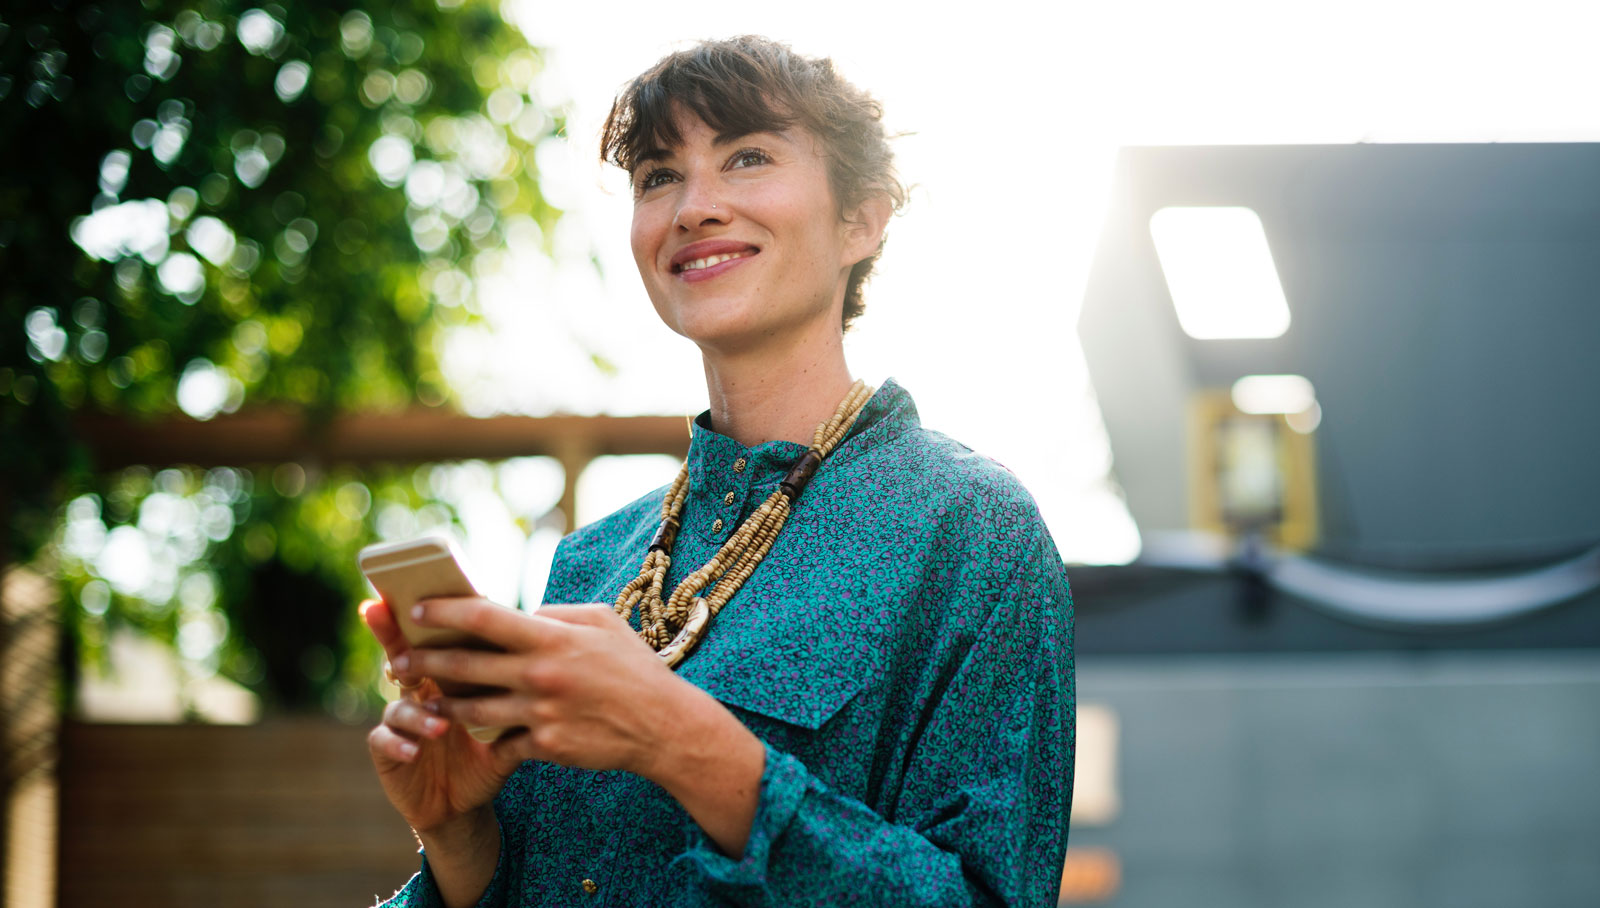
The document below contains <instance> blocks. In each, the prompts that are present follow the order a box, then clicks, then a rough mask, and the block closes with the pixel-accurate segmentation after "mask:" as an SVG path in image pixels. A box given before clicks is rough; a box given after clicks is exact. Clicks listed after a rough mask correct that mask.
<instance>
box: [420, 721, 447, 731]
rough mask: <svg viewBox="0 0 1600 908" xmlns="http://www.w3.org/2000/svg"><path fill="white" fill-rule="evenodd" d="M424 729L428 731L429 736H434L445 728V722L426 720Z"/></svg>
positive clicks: (423, 725) (423, 722) (423, 723)
mask: <svg viewBox="0 0 1600 908" xmlns="http://www.w3.org/2000/svg"><path fill="white" fill-rule="evenodd" d="M422 727H423V728H426V729H427V730H428V734H430V735H431V734H434V733H435V732H438V731H440V730H441V729H443V728H444V720H443V719H424V720H423V721H422Z"/></svg>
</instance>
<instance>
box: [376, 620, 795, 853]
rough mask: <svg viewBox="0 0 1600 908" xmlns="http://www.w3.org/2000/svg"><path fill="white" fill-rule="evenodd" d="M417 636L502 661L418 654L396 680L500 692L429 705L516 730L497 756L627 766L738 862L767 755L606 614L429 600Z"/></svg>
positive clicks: (474, 722) (473, 722) (459, 652)
mask: <svg viewBox="0 0 1600 908" xmlns="http://www.w3.org/2000/svg"><path fill="white" fill-rule="evenodd" d="M412 615H413V620H415V621H416V622H417V623H418V624H420V625H422V626H423V627H446V628H455V629H457V630H462V631H466V632H467V633H469V634H473V635H475V636H478V637H481V638H483V639H484V640H487V641H488V642H490V643H493V644H495V645H496V646H499V647H500V648H502V649H503V650H504V652H499V653H496V652H485V651H483V650H472V649H434V650H429V649H414V650H412V651H411V652H410V654H409V655H408V656H406V657H404V658H406V659H407V660H408V661H407V665H403V666H402V665H398V664H397V665H396V666H395V668H396V670H397V671H406V670H409V674H411V675H413V676H416V675H423V676H427V677H430V678H435V679H443V680H446V681H456V682H462V683H466V684H477V685H487V686H490V687H497V688H503V690H502V691H501V692H499V693H493V694H487V695H483V696H474V697H445V698H442V699H440V700H438V701H436V702H437V703H438V705H439V712H440V714H441V715H443V716H445V717H447V718H449V719H452V720H455V721H457V722H460V723H462V724H464V725H467V726H485V727H489V728H497V727H506V728H520V730H518V731H514V732H510V733H507V734H505V735H503V736H502V737H501V738H500V740H498V741H496V742H495V743H494V745H493V747H494V750H495V751H496V753H497V755H502V756H505V757H514V758H516V759H517V760H543V761H547V762H552V763H560V764H563V765H565V766H578V767H582V768H584V769H595V770H606V769H622V770H626V771H628V772H632V773H634V774H636V775H640V776H643V777H645V778H647V779H650V780H651V781H653V782H655V783H656V784H658V785H660V786H661V787H662V788H663V789H665V790H666V791H667V793H668V794H670V795H672V797H674V798H676V799H677V801H678V802H679V803H680V804H682V805H683V807H684V809H685V810H687V811H688V813H689V815H690V816H692V817H693V818H694V819H695V821H696V822H698V823H699V824H700V826H701V828H703V829H704V830H705V831H706V834H707V835H709V836H710V837H711V839H712V840H713V841H715V842H716V843H717V845H718V846H719V847H721V848H722V850H723V851H724V852H725V853H727V854H728V855H730V856H733V857H735V858H738V857H739V856H740V855H742V854H743V852H744V846H745V843H746V840H747V838H748V837H749V834H750V825H751V823H752V821H753V820H754V817H755V813H756V807H757V804H758V802H759V799H760V787H761V775H762V772H763V769H764V767H765V766H766V747H765V745H764V744H762V742H761V740H760V739H759V738H757V737H756V736H755V735H754V734H752V733H751V732H750V730H749V729H747V728H745V727H744V725H743V724H742V723H740V721H739V720H738V719H737V718H735V717H734V715H733V714H732V713H731V712H729V711H728V710H727V708H726V707H724V706H723V705H722V704H720V703H718V702H717V701H716V700H715V699H714V698H712V696H711V695H710V694H708V693H706V692H705V691H703V690H701V689H700V688H698V687H696V686H694V685H693V684H690V683H689V682H688V681H685V680H684V679H683V678H681V677H679V676H678V675H677V674H676V673H674V672H673V671H672V669H670V668H668V667H667V665H666V663H665V662H663V661H661V657H660V656H658V655H656V653H655V651H654V650H652V649H651V648H650V647H649V646H647V645H646V644H645V642H644V641H643V640H640V639H639V635H638V633H637V632H635V631H634V630H633V628H631V627H629V626H628V623H627V622H626V621H623V620H622V619H621V618H620V617H618V616H617V614H616V613H615V612H613V611H612V610H611V608H610V607H609V606H606V605H546V606H543V607H542V608H540V609H539V611H538V612H536V613H534V614H531V615H530V614H525V613H522V612H515V611H512V610H510V609H507V608H504V607H502V606H498V605H495V604H494V603H492V602H490V601H488V600H487V599H431V600H427V601H425V602H422V603H421V604H420V605H419V606H418V609H417V610H416V611H414V612H413V613H412Z"/></svg>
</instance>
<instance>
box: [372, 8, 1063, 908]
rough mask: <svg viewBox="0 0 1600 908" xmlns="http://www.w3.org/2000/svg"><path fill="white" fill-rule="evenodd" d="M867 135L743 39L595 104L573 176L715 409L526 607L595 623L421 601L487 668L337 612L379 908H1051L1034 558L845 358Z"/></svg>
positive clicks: (861, 122) (818, 66) (850, 115)
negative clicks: (700, 374) (368, 759)
mask: <svg viewBox="0 0 1600 908" xmlns="http://www.w3.org/2000/svg"><path fill="white" fill-rule="evenodd" d="M880 116H881V112H880V110H879V108H878V105H877V104H876V102H874V101H873V100H872V99H871V98H870V97H868V96H867V95H866V94H865V93H863V92H861V91H860V90H858V89H856V88H855V87H853V86H851V85H850V84H848V83H847V82H845V81H843V80H842V79H840V78H839V77H838V76H837V75H835V74H834V72H833V70H832V67H831V65H830V63H829V62H828V61H826V60H812V59H807V58H804V57H800V56H798V55H795V54H793V53H791V52H790V51H789V50H788V49H787V48H786V47H784V46H782V45H778V44H775V43H772V42H769V41H766V40H764V39H759V38H738V39H733V40H729V41H719V42H710V43H706V44H702V45H700V46H698V47H696V48H694V49H692V50H688V51H684V52H680V53H676V54H673V55H671V56H669V57H667V58H665V59H663V60H662V61H661V62H660V63H658V64H657V65H656V66H655V67H653V68H652V69H651V70H649V71H648V72H646V73H644V74H643V75H641V76H640V77H639V78H638V79H636V80H635V81H634V82H633V83H632V84H631V85H629V86H628V87H627V88H626V89H625V90H624V92H623V93H622V95H621V96H620V97H619V98H618V99H617V101H616V103H615V105H614V106H613V108H612V112H611V116H610V118H609V119H608V121H607V124H606V128H605V132H604V136H603V148H602V157H603V158H605V159H606V160H609V161H611V162H613V163H615V164H617V165H619V166H621V167H622V168H623V169H625V170H626V171H628V172H629V173H630V174H631V176H632V179H633V188H634V218H633V229H632V245H633V252H634V257H635V260H636V261H637V264H638V266H639V273H640V275H641V276H642V278H643V280H644V284H645V289H646V290H647V291H648V293H649V296H650V299H651V301H652V303H654V305H655V308H656V312H657V313H658V314H659V315H660V317H661V318H662V320H663V321H665V322H666V324H667V325H668V326H669V327H671V328H672V329H673V330H674V331H676V332H678V333H679V334H682V335H684V336H685V337H688V338H689V339H691V340H693V341H694V342H695V343H696V344H697V345H698V346H699V348H700V351H701V354H702V358H703V360H704V365H705V374H706V386H707V391H708V393H709V396H710V404H711V405H710V409H709V410H708V411H707V412H706V413H703V414H701V416H700V417H699V418H698V419H697V420H695V423H694V425H693V428H692V430H691V432H692V437H691V444H690V452H689V457H688V461H687V464H686V466H685V468H684V472H683V473H682V474H680V476H679V478H678V481H677V482H675V483H674V484H673V485H672V486H670V487H668V488H666V489H661V490H657V491H656V492H654V493H652V494H650V495H647V496H645V497H644V498H643V499H640V500H639V501H637V502H635V503H634V504H632V505H630V506H628V507H626V508H624V509H622V510H621V511H618V512H617V513H615V514H612V515H611V516H609V517H607V518H605V519H604V520H601V521H599V522H597V523H595V524H592V525H590V526H588V527H585V528H584V529H582V530H579V531H578V532H576V533H574V534H572V535H571V536H569V537H567V538H566V539H565V540H564V541H563V542H562V544H561V547H560V549H559V550H558V552H557V554H556V559H555V566H554V568H553V570H552V574H551V578H550V582H549V585H548V591H547V593H546V599H547V601H549V602H557V603H567V602H571V603H610V604H598V605H580V606H565V605H563V606H553V605H551V606H545V607H544V608H541V609H540V610H539V611H538V612H537V613H536V614H532V615H528V614H522V613H517V612H513V611H510V610H507V609H502V608H499V607H497V606H495V605H494V604H492V603H488V602H485V601H483V600H466V599H456V600H432V601H429V602H426V603H424V604H423V605H421V606H419V608H418V611H417V613H416V618H417V620H418V621H419V622H420V623H422V624H424V625H429V626H436V627H450V628H457V629H461V630H466V631H469V632H471V633H474V634H477V635H479V636H481V637H484V638H487V639H488V640H490V641H492V642H493V643H495V644H497V645H498V646H499V647H501V648H502V649H503V650H504V652H501V653H493V652H483V651H468V650H431V651H430V650H413V649H408V648H407V647H406V645H405V643H404V641H403V640H402V639H401V637H400V635H399V633H398V631H397V630H396V628H395V624H394V620H393V617H392V616H391V615H390V614H389V613H388V610H387V607H386V606H385V605H383V604H382V603H374V604H370V605H369V607H367V608H366V610H365V612H364V614H365V617H366V620H367V623H368V624H369V626H370V627H371V629H372V631H373V633H374V634H375V635H376V636H377V638H378V639H379V641H380V642H382V644H383V645H384V647H385V649H386V651H387V653H388V655H389V659H390V663H391V666H392V671H393V673H394V675H395V677H396V679H397V680H398V681H399V682H400V683H401V685H402V687H403V689H404V691H405V693H404V694H403V696H402V697H401V699H399V700H397V701H396V702H395V703H392V704H391V705H390V706H389V708H388V709H387V710H386V712H385V713H384V718H383V722H382V724H381V725H379V726H378V727H377V728H376V729H374V730H373V732H372V734H371V736H370V746H371V750H372V757H373V761H374V763H375V764H376V766H377V769H378V774H379V777H380V779H381V780H382V783H383V785H384V789H385V791H386V792H387V793H388V795H389V798H390V800H391V801H392V802H393V803H394V805H395V807H396V808H397V809H399V811H400V812H401V814H402V815H404V816H405V818H406V820H407V822H409V823H410V824H411V826H412V828H413V829H415V830H416V833H417V837H418V839H419V840H420V841H421V843H422V845H423V849H424V860H423V869H422V872H421V873H420V874H418V875H417V876H416V877H414V878H413V879H412V880H411V882H410V883H409V884H407V886H406V887H405V889H403V890H402V891H401V892H400V893H398V894H397V895H396V896H395V898H394V900H393V901H392V902H391V903H390V904H393V905H439V904H443V905H448V906H463V905H474V904H482V905H506V906H512V905H517V906H520V905H536V904H537V905H544V904H549V905H569V904H575V903H581V902H583V901H585V900H586V899H589V898H595V899H601V900H604V901H605V902H606V903H607V904H619V905H635V904H636V905H652V906H658V905H702V904H708V903H714V902H720V903H729V904H736V905H757V904H796V905H823V904H883V905H969V904H1008V905H1054V904H1055V899H1056V892H1057V886H1058V882H1059V875H1060V871H1061V865H1062V856H1063V853H1064V850H1065V847H1066V828H1067V815H1068V811H1069V807H1070V799H1071V788H1072V765H1073V764H1072V759H1073V715H1074V713H1073V691H1074V687H1073V663H1072V605H1071V599H1070V595H1069V593H1068V589H1067V582H1066V577H1065V574H1064V571H1063V569H1062V564H1061V559H1060V557H1059V555H1058V554H1057V552H1056V549H1055V547H1054V545H1053V543H1052V542H1051V540H1050V537H1049V534H1048V533H1047V532H1046V531H1045V529H1044V526H1043V524H1042V523H1041V522H1040V520H1039V516H1038V512H1037V509H1036V508H1035V506H1034V504H1033V500H1032V499H1031V497H1030V496H1029V495H1028V494H1027V492H1026V491H1025V490H1023V489H1022V488H1021V486H1020V485H1019V484H1018V483H1017V481H1016V480H1015V478H1014V477H1012V476H1011V474H1010V473H1008V472H1006V471H1005V470H1004V469H1003V468H1001V467H999V466H998V465H996V464H995V463H993V462H992V461H989V460H986V459H984V458H982V457H979V456H977V455H975V454H973V453H972V452H971V451H969V450H968V449H967V448H965V447H963V446H962V445H960V444H957V443H956V442H954V441H951V440H950V439H948V438H946V437H944V436H942V435H939V434H937V433H934V432H930V431H928V430H925V429H923V428H921V426H920V425H919V423H918V420H917V415H916V409H915V407H914V405H913V404H912V402H911V398H910V397H909V395H907V394H906V392H905V391H904V389H902V388H900V387H898V386H897V385H895V384H894V383H893V382H892V381H891V382H888V383H886V384H885V385H884V386H883V387H882V388H879V389H877V391H876V392H872V391H871V390H870V389H864V388H862V387H861V386H860V385H859V383H855V384H853V383H852V381H851V377H850V373H849V370H848V367H847V366H846V364H845V359H844V353H843V347H842V338H843V332H844V329H845V327H846V326H847V325H848V324H849V322H850V320H851V319H852V318H854V317H855V316H856V315H858V314H859V313H860V312H861V289H862V284H863V283H864V281H865V280H866V277H867V275H868V274H869V273H870V272H871V269H872V265H873V262H874V261H875V260H876V258H877V255H878V252H879V250H880V248H881V245H882V238H883V230H884V226H885V224H886V222H887V221H888V218H889V216H890V215H891V214H892V213H893V211H894V210H895V209H896V208H897V207H898V206H899V205H900V204H901V202H902V201H903V199H904V192H903V190H902V188H901V187H900V185H899V184H898V182H897V181H896V179H895V177H894V174H893V170H892V160H891V156H890V154H889V151H888V146H887V142H886V141H885V137H884V134H883V127H882V124H881V120H880ZM434 679H437V680H438V681H444V682H446V683H449V682H457V683H463V684H470V685H485V686H489V687H493V688H500V689H502V690H501V691H500V692H497V693H492V694H489V695H481V696H475V697H449V696H444V695H443V694H442V693H441V690H440V688H439V686H438V685H437V684H436V683H435V680H434ZM480 725H481V726H496V727H498V726H505V727H509V728H514V729H518V730H517V731H516V732H513V733H508V734H507V735H506V736H505V737H502V738H501V739H500V740H499V741H497V742H495V743H494V744H492V745H485V744H482V743H479V742H477V741H475V740H473V739H472V738H471V737H469V736H468V735H467V734H466V733H465V732H464V731H463V728H464V727H467V726H480Z"/></svg>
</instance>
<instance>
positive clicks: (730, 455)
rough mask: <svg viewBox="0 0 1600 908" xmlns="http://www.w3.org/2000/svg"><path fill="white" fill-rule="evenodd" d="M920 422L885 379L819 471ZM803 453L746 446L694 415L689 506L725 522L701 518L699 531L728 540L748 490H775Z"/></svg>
mask: <svg viewBox="0 0 1600 908" xmlns="http://www.w3.org/2000/svg"><path fill="white" fill-rule="evenodd" d="M921 424H922V423H921V420H920V419H919V418H918V416H917V405H916V404H915V403H914V402H913V401H912V400H911V395H910V394H909V393H907V392H906V390H905V389H904V388H902V387H901V386H900V385H899V383H898V382H896V381H895V380H894V379H892V378H890V379H887V380H885V381H884V383H883V385H882V386H881V387H879V388H878V390H877V391H876V392H874V393H873V395H872V397H871V398H869V399H868V400H867V403H866V406H864V407H863V408H862V409H861V415H860V416H859V417H857V418H856V422H855V425H853V426H851V427H850V431H849V433H848V434H846V435H845V437H844V440H843V441H841V442H840V443H839V445H838V447H836V448H835V449H834V450H833V453H831V454H829V455H828V457H827V459H826V460H824V461H823V462H822V467H821V470H819V472H821V471H826V470H828V469H829V468H830V467H837V466H839V465H841V464H843V463H845V462H847V461H849V460H851V459H853V458H854V457H855V456H857V455H858V454H860V453H862V452H864V451H867V450H869V449H871V448H873V447H876V446H878V445H881V444H883V443H885V442H887V441H889V440H890V439H892V438H894V437H896V436H898V435H900V434H901V433H903V432H906V431H908V430H911V429H915V428H918V427H920V426H921ZM805 452H806V446H805V445H801V444H796V443H795V442H792V441H769V442H766V443H765V444H760V445H756V446H755V447H753V448H747V447H745V446H744V445H741V444H739V443H738V442H737V441H734V440H733V439H732V438H729V437H728V436H726V435H723V434H721V433H719V432H717V431H716V430H715V429H713V428H712V427H711V411H710V410H707V411H705V412H704V413H701V414H700V415H699V416H696V417H695V418H694V422H693V423H692V425H691V428H690V436H689V495H690V506H691V508H693V509H694V510H696V511H701V512H702V513H707V512H708V511H702V506H703V507H704V508H706V509H708V510H709V512H714V513H717V514H719V515H720V517H721V519H722V523H721V524H720V525H718V529H717V530H715V531H712V530H710V529H709V525H710V524H708V525H707V526H700V524H707V523H708V522H707V521H706V520H697V521H696V523H695V529H696V530H699V531H702V532H703V534H704V535H707V537H708V540H709V541H720V540H721V539H725V538H726V537H727V535H728V533H729V532H731V531H732V530H733V526H732V524H733V523H734V522H735V520H736V518H737V515H738V514H739V513H740V512H741V511H742V510H743V506H744V504H745V500H746V498H747V497H748V495H749V493H750V490H751V489H753V488H760V487H766V486H776V485H777V483H778V481H779V480H781V479H782V478H783V477H784V475H785V474H786V473H788V471H789V467H790V466H791V465H792V464H793V463H794V462H795V461H796V460H797V459H799V457H800V455H802V454H804V453H805ZM722 512H727V513H722ZM713 523H714V521H713Z"/></svg>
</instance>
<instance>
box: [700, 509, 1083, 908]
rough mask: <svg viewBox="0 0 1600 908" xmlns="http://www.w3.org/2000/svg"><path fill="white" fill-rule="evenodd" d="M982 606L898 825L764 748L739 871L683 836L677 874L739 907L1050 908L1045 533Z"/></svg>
mask: <svg viewBox="0 0 1600 908" xmlns="http://www.w3.org/2000/svg"><path fill="white" fill-rule="evenodd" d="M995 598H996V600H997V601H995V602H994V604H993V608H992V610H991V611H990V613H989V615H988V617H987V619H986V620H985V621H984V622H983V625H982V627H981V630H980V631H979V632H978V634H977V637H976V639H975V640H974V642H973V644H972V647H971V649H970V650H969V651H968V652H967V654H966V656H965V657H964V658H963V659H962V660H961V661H960V663H959V666H958V668H957V670H956V672H955V674H954V676H953V677H951V678H950V680H949V683H948V684H947V685H946V686H945V688H944V690H943V692H942V694H941V695H940V696H939V697H938V698H937V699H936V700H935V701H934V702H933V704H932V705H931V708H930V710H929V714H928V721H927V724H926V726H925V728H924V730H923V732H922V733H921V736H920V739H919V740H918V742H917V744H916V745H915V746H914V749H913V751H912V759H911V763H910V766H909V768H908V770H907V773H906V775H905V777H904V781H903V784H902V786H901V790H900V791H899V793H898V804H899V809H898V810H897V811H896V818H897V821H896V822H891V821H889V820H886V819H885V818H884V817H882V816H880V815H879V814H877V813H876V812H874V811H873V810H872V809H871V808H870V807H868V806H867V805H865V804H863V803H862V802H861V801H859V800H856V799H854V798H850V797H846V796H843V795H841V794H839V793H837V792H834V791H832V790H830V789H829V787H828V786H827V785H826V784H825V783H824V782H822V781H821V780H820V779H818V778H817V777H816V776H814V775H813V774H812V773H811V772H810V771H808V770H807V768H806V767H805V766H804V765H803V764H802V763H801V762H800V761H799V760H798V759H796V758H795V757H793V756H791V755H789V754H786V753H783V752H780V751H778V750H776V749H774V748H772V747H770V746H768V748H767V764H766V768H765V770H764V771H763V773H762V777H761V790H760V801H759V804H758V807H757V809H756V816H755V820H754V823H753V825H752V828H751V831H750V837H749V840H748V842H747V844H746V846H745V851H744V856H743V858H742V859H741V860H738V861H735V860H733V859H731V858H729V857H728V856H727V855H725V854H723V853H722V852H721V851H720V849H718V847H717V846H716V844H715V843H714V842H712V841H711V840H710V839H709V837H707V836H706V835H705V833H704V832H703V831H702V830H700V828H699V826H698V825H696V824H694V823H692V822H691V823H689V824H688V827H687V828H688V846H689V847H688V850H687V851H686V852H685V853H684V854H683V855H681V856H680V857H679V858H678V860H686V861H689V862H692V863H693V864H694V865H696V866H697V867H698V868H699V870H700V872H701V873H702V875H703V877H704V879H705V881H706V885H707V887H708V888H709V889H710V890H711V891H712V892H713V893H714V894H716V895H718V896H720V897H721V898H723V899H725V900H727V901H729V902H731V903H733V904H736V905H749V906H760V905H835V904H852V905H898V906H958V905H1023V906H1054V905H1055V904H1056V900H1057V896H1058V893H1059V890H1060V877H1061V867H1062V861H1063V859H1064V857H1065V852H1066V845H1067V819H1068V815H1069V813H1070V811H1071V800H1072V775H1073V759H1074V752H1075V740H1074V727H1075V724H1076V723H1075V703H1074V697H1075V678H1074V671H1073V636H1072V599H1071V594H1070V592H1069V590H1068V588H1067V581H1066V573H1065V570H1064V568H1063V567H1062V563H1061V560H1060V556H1059V555H1058V554H1057V553H1056V550H1055V546H1054V545H1053V544H1052V543H1051V542H1050V540H1049V536H1048V534H1045V533H1043V532H1042V530H1041V532H1040V539H1039V540H1038V543H1037V545H1036V546H1035V548H1034V550H1033V553H1032V556H1031V557H1030V558H1029V559H1028V563H1027V564H1025V565H1022V566H1020V567H1019V568H1018V570H1017V572H1016V573H1015V574H1014V575H1013V578H1012V580H1011V581H1010V582H1009V583H1007V584H1005V585H1004V588H1003V589H1002V591H1001V592H1000V595H998V596H997V597H995Z"/></svg>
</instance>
